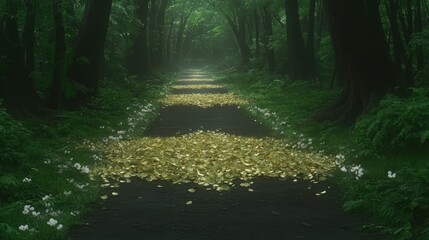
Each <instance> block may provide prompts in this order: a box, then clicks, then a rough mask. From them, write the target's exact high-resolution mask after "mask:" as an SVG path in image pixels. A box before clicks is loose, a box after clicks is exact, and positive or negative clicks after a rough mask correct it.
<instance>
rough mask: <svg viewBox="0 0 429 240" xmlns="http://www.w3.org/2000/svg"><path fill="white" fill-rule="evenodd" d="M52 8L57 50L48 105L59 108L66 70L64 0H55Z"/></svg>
mask: <svg viewBox="0 0 429 240" xmlns="http://www.w3.org/2000/svg"><path fill="white" fill-rule="evenodd" d="M52 6H53V8H52V10H53V15H54V25H55V52H54V66H53V70H52V85H51V93H50V97H49V100H48V106H49V107H51V108H54V109H55V108H58V107H59V105H60V100H61V85H62V80H63V71H64V58H65V54H66V40H65V29H64V20H63V1H62V0H53V1H52Z"/></svg>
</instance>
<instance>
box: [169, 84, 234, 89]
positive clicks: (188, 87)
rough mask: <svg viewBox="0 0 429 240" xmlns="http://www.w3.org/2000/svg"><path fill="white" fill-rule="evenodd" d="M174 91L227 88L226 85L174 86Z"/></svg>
mask: <svg viewBox="0 0 429 240" xmlns="http://www.w3.org/2000/svg"><path fill="white" fill-rule="evenodd" d="M172 88H173V89H220V88H226V86H225V85H218V84H198V85H174V86H172Z"/></svg>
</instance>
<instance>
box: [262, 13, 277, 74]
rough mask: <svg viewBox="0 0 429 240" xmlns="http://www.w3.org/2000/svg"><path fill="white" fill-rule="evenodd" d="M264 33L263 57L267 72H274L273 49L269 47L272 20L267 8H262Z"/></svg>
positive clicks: (274, 59)
mask: <svg viewBox="0 0 429 240" xmlns="http://www.w3.org/2000/svg"><path fill="white" fill-rule="evenodd" d="M263 12H264V33H265V57H266V61H267V66H268V70H269V71H271V72H273V71H275V70H276V58H275V53H274V49H273V48H272V47H271V46H270V41H271V38H272V37H273V19H272V16H271V13H270V12H269V10H268V6H264V8H263Z"/></svg>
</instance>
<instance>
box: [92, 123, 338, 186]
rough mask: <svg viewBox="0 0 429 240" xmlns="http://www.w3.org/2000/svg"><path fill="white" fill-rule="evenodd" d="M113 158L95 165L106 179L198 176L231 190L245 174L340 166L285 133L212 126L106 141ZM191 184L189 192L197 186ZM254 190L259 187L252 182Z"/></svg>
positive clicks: (284, 174) (317, 173)
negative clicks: (238, 132)
mask: <svg viewBox="0 0 429 240" xmlns="http://www.w3.org/2000/svg"><path fill="white" fill-rule="evenodd" d="M100 148H101V150H102V152H103V153H104V155H105V157H106V159H107V163H106V164H104V165H100V166H98V167H97V168H96V169H94V171H93V174H96V175H99V176H101V178H102V179H104V181H105V182H106V183H108V182H109V181H111V180H114V181H124V180H125V181H127V180H128V181H129V180H130V178H133V177H138V178H141V179H144V180H147V181H154V180H167V181H171V182H173V183H177V184H180V183H189V182H194V183H196V184H198V185H200V186H204V187H206V188H207V189H214V190H217V191H225V190H229V189H230V188H231V187H233V186H235V183H234V182H235V181H236V180H241V181H242V183H241V184H240V185H241V186H242V187H247V188H249V187H251V184H252V183H253V182H251V179H253V178H255V177H258V176H264V177H275V178H281V179H289V178H292V179H296V178H297V176H300V177H302V178H304V179H307V180H320V181H322V180H325V179H326V178H327V177H329V176H331V175H332V170H333V169H334V168H335V167H336V163H335V159H334V157H333V156H329V155H326V154H322V153H316V152H311V151H306V150H302V149H296V148H293V147H292V144H291V143H289V142H288V141H286V140H284V139H274V138H268V137H266V138H252V137H242V136H235V135H230V134H226V133H219V132H212V131H198V132H194V133H190V134H186V135H182V136H177V137H167V138H165V137H163V138H158V137H143V138H140V139H134V140H128V141H115V142H109V143H103V144H101V146H100ZM194 191H195V190H194V189H189V192H190V193H192V192H194ZM249 191H253V189H251V188H249Z"/></svg>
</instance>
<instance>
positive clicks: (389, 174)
mask: <svg viewBox="0 0 429 240" xmlns="http://www.w3.org/2000/svg"><path fill="white" fill-rule="evenodd" d="M387 177H388V178H390V179H392V178H396V173H393V172H392V171H388V172H387Z"/></svg>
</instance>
